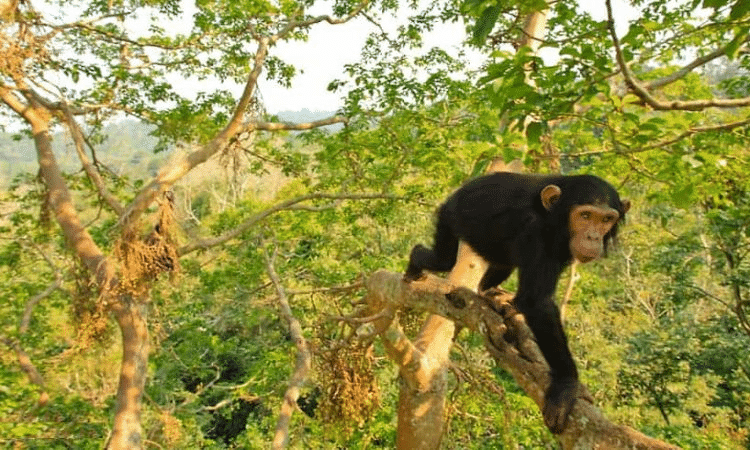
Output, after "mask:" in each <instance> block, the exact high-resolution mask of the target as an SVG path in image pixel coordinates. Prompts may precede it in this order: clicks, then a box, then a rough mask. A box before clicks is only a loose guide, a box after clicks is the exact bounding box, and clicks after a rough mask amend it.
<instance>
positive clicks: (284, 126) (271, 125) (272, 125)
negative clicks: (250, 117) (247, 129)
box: [252, 116, 349, 131]
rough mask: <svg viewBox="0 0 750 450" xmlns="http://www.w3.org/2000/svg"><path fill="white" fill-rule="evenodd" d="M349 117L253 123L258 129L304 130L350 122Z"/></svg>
mask: <svg viewBox="0 0 750 450" xmlns="http://www.w3.org/2000/svg"><path fill="white" fill-rule="evenodd" d="M348 122H349V118H347V117H343V116H334V117H329V118H327V119H321V120H315V121H312V122H305V123H280V122H257V123H255V124H253V126H252V127H253V128H254V129H256V130H263V131H282V130H288V131H304V130H312V129H313V128H320V127H324V126H326V125H333V124H337V123H344V124H346V123H348Z"/></svg>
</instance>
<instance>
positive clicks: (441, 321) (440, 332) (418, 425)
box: [395, 159, 523, 450]
mask: <svg viewBox="0 0 750 450" xmlns="http://www.w3.org/2000/svg"><path fill="white" fill-rule="evenodd" d="M522 167H523V166H522V165H521V164H520V161H514V162H512V163H510V164H505V163H504V162H503V161H502V160H499V159H498V160H495V161H494V162H493V163H492V165H491V166H490V167H489V168H488V172H490V173H491V172H501V171H510V172H519V171H520V170H521V169H522ZM486 270H487V263H486V262H485V261H484V260H483V259H482V257H480V256H479V255H477V254H476V253H474V250H472V249H471V247H469V246H468V245H466V244H464V243H463V242H461V243H459V247H458V256H457V259H456V264H455V265H454V266H453V268H452V269H451V272H450V273H449V274H448V280H449V282H450V283H451V284H452V285H454V286H463V287H465V288H468V289H471V290H472V291H474V292H476V291H477V289H478V288H479V282H480V281H481V280H482V276H483V275H484V272H485V271H486ZM455 334H456V325H455V323H454V322H453V321H452V320H450V319H448V318H445V317H444V316H441V315H438V314H433V315H431V316H429V317H428V318H427V320H426V321H425V323H424V325H423V326H422V329H421V330H420V332H419V335H418V336H417V338H416V339H415V341H414V349H415V351H414V352H413V353H412V354H411V355H410V356H411V358H409V359H406V360H399V359H395V361H396V362H397V363H398V364H399V368H400V371H399V373H400V376H401V380H402V381H403V383H402V385H401V390H400V392H399V406H398V431H397V434H396V447H397V448H398V449H399V450H413V449H425V450H428V449H437V448H438V447H439V446H440V441H441V439H442V437H443V432H444V431H445V396H446V389H447V377H448V364H449V363H450V350H451V346H452V345H453V338H454V336H455Z"/></svg>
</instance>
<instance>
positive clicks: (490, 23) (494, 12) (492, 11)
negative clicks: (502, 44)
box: [473, 5, 500, 45]
mask: <svg viewBox="0 0 750 450" xmlns="http://www.w3.org/2000/svg"><path fill="white" fill-rule="evenodd" d="M499 16H500V5H493V6H488V7H487V8H485V10H484V11H483V12H482V15H481V16H480V17H479V19H477V23H476V25H475V26H474V35H473V41H474V43H475V44H477V45H480V44H482V43H483V42H484V41H485V39H487V36H488V35H489V34H490V32H491V31H492V29H493V28H494V27H495V22H497V18H498V17H499Z"/></svg>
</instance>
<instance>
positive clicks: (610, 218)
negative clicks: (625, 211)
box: [602, 216, 615, 223]
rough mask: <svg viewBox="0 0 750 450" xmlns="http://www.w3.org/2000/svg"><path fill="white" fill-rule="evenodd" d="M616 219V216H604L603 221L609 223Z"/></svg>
mask: <svg viewBox="0 0 750 450" xmlns="http://www.w3.org/2000/svg"><path fill="white" fill-rule="evenodd" d="M613 220H615V218H614V216H604V219H602V222H604V223H609V222H612V221H613Z"/></svg>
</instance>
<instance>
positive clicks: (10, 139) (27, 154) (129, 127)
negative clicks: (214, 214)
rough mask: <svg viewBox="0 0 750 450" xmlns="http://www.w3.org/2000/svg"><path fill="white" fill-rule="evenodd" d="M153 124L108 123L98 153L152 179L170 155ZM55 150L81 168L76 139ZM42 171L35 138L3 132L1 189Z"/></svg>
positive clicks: (65, 163)
mask: <svg viewBox="0 0 750 450" xmlns="http://www.w3.org/2000/svg"><path fill="white" fill-rule="evenodd" d="M334 114H335V112H334V111H310V110H309V109H303V110H301V111H281V112H279V113H277V114H276V115H275V116H276V117H277V119H278V120H279V121H281V122H291V123H299V122H311V121H314V120H320V119H325V118H328V117H331V116H333V115H334ZM325 128H326V129H328V130H330V131H337V130H340V129H341V125H340V124H336V125H331V126H328V127H325ZM152 130H153V127H152V126H150V125H145V124H143V123H141V122H138V121H135V120H123V121H120V122H117V123H113V124H110V125H107V126H106V127H105V130H104V131H105V134H106V135H107V136H108V137H107V139H106V140H105V141H104V142H103V143H101V144H99V145H97V156H98V158H99V160H100V161H102V162H105V163H106V164H107V165H108V167H109V169H110V170H112V171H113V172H114V173H116V174H118V175H123V174H126V172H125V171H126V170H127V174H129V175H131V176H135V177H138V178H150V177H151V176H153V175H155V174H156V170H158V167H159V166H160V164H161V163H162V162H163V161H164V159H165V158H167V155H166V154H165V153H167V152H164V153H158V154H155V153H154V148H155V147H156V142H157V140H156V138H154V137H153V136H151V131H152ZM52 149H53V151H54V152H55V157H56V158H57V159H58V162H59V163H60V166H61V167H62V169H63V171H65V172H73V171H77V170H80V167H81V164H80V163H79V162H78V156H77V155H76V152H75V147H74V146H73V143H72V140H71V139H70V137H69V136H68V134H67V133H63V132H59V133H55V134H54V135H53V136H52ZM38 170H39V167H38V165H37V161H36V149H35V148H34V141H33V139H31V138H28V137H23V138H20V139H17V138H14V135H13V134H10V133H0V189H5V188H7V187H8V185H9V184H10V182H11V181H12V180H13V178H15V177H16V176H17V175H18V174H20V173H31V174H35V173H36V172H37V171H38Z"/></svg>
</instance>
